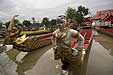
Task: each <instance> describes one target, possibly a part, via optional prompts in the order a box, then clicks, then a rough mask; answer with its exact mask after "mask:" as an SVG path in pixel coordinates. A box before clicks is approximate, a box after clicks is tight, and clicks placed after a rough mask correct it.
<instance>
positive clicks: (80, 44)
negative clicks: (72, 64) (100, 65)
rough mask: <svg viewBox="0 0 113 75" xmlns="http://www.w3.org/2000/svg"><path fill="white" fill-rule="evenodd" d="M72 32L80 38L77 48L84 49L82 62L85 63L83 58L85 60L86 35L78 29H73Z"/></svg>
mask: <svg viewBox="0 0 113 75" xmlns="http://www.w3.org/2000/svg"><path fill="white" fill-rule="evenodd" d="M72 34H73V37H75V38H77V39H78V46H77V49H78V50H82V56H81V62H82V63H83V60H84V56H85V49H84V42H85V39H84V37H83V36H82V35H81V34H80V33H79V32H78V31H76V30H72Z"/></svg>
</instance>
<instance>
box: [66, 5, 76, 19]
mask: <svg viewBox="0 0 113 75" xmlns="http://www.w3.org/2000/svg"><path fill="white" fill-rule="evenodd" d="M76 14H77V13H76V9H74V8H70V7H68V9H67V11H66V16H67V17H68V18H69V19H75V16H76Z"/></svg>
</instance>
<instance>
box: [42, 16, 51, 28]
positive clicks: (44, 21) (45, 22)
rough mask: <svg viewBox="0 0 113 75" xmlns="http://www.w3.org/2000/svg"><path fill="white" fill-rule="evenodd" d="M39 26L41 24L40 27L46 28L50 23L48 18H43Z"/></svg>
mask: <svg viewBox="0 0 113 75" xmlns="http://www.w3.org/2000/svg"><path fill="white" fill-rule="evenodd" d="M41 24H42V25H46V27H48V26H49V24H50V22H49V18H47V17H44V18H43V19H42V22H41Z"/></svg>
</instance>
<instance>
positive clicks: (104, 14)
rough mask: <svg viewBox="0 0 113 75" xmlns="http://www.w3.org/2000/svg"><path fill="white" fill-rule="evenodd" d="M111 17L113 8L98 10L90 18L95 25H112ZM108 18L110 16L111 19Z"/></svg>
mask: <svg viewBox="0 0 113 75" xmlns="http://www.w3.org/2000/svg"><path fill="white" fill-rule="evenodd" d="M111 17H112V18H113V9H110V10H104V11H97V13H96V15H95V16H93V17H91V18H90V20H91V21H92V23H93V25H96V26H106V25H107V26H111V21H112V18H111ZM107 18H110V20H108V21H106V19H107Z"/></svg>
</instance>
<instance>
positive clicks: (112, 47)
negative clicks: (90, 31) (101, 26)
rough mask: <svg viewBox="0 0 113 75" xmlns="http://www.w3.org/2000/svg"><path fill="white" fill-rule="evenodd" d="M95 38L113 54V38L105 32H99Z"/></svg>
mask: <svg viewBox="0 0 113 75" xmlns="http://www.w3.org/2000/svg"><path fill="white" fill-rule="evenodd" d="M94 39H95V41H96V42H98V43H99V44H101V45H102V46H103V47H104V48H105V49H106V50H108V51H109V53H110V55H112V56H113V38H111V37H109V36H106V35H104V34H99V35H98V36H97V37H94Z"/></svg>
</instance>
